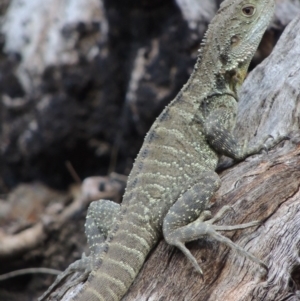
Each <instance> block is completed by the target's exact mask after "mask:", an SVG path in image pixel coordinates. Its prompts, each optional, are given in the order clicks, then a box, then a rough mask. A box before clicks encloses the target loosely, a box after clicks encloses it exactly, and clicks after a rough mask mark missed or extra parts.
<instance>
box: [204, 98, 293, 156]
mask: <svg viewBox="0 0 300 301" xmlns="http://www.w3.org/2000/svg"><path fill="white" fill-rule="evenodd" d="M223 97H225V96H223ZM224 102H225V100H224ZM233 115H234V112H232V111H230V110H229V109H227V108H220V109H216V110H213V111H212V112H211V113H210V114H209V115H208V116H207V117H206V118H205V120H201V121H200V122H201V124H202V125H203V128H204V130H205V136H206V138H207V141H208V143H209V145H210V146H211V147H212V148H213V149H214V150H215V151H216V152H218V153H219V154H221V155H225V156H228V157H230V158H232V159H234V160H236V161H241V160H243V159H245V158H247V157H248V156H250V155H254V154H257V153H259V152H260V151H262V150H269V149H270V148H272V147H274V146H275V145H277V144H278V143H279V142H281V141H282V140H286V139H288V137H287V136H278V137H276V138H275V139H274V138H273V139H269V138H270V136H268V137H267V138H266V139H264V140H262V141H260V142H259V143H258V144H257V145H255V146H253V147H248V146H247V143H239V141H238V140H237V139H236V137H235V136H234V135H233V133H232V127H233V125H234V121H235V116H233Z"/></svg>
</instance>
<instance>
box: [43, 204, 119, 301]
mask: <svg viewBox="0 0 300 301" xmlns="http://www.w3.org/2000/svg"><path fill="white" fill-rule="evenodd" d="M119 212H120V205H118V204H116V203H114V202H112V201H109V200H99V201H95V202H92V203H91V204H90V206H89V208H88V212H87V217H86V223H85V233H86V236H87V241H88V246H89V251H90V255H89V256H85V254H84V253H83V255H82V258H81V259H79V260H77V261H75V262H74V263H72V264H70V265H69V267H68V268H67V269H66V270H65V271H64V272H62V273H61V274H60V275H58V276H57V278H56V280H55V281H54V283H53V284H52V285H51V286H50V287H49V288H48V290H47V291H46V292H45V293H44V294H43V295H42V296H41V297H40V298H39V299H38V300H39V301H43V300H46V298H48V297H49V296H50V294H51V293H52V291H53V290H54V289H55V287H57V285H59V283H61V282H62V281H63V280H64V279H65V278H66V277H68V276H69V275H71V274H73V273H75V272H81V274H80V276H79V277H78V278H76V279H75V280H74V281H71V282H70V283H68V284H66V285H65V286H64V289H63V290H61V291H60V292H59V293H56V294H55V295H53V298H54V300H60V299H61V298H62V296H63V295H64V294H65V293H66V292H67V290H68V289H69V288H71V287H73V286H75V285H76V284H78V283H80V282H82V281H85V280H86V279H87V277H88V276H89V274H90V272H91V271H92V267H93V263H94V261H95V260H96V256H99V254H100V253H101V252H102V249H103V247H104V242H105V240H106V237H107V234H108V232H109V230H110V228H111V226H112V224H113V223H114V220H115V218H116V217H117V215H118V213H119Z"/></svg>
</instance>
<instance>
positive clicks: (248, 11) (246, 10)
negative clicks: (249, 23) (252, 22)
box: [242, 5, 255, 17]
mask: <svg viewBox="0 0 300 301" xmlns="http://www.w3.org/2000/svg"><path fill="white" fill-rule="evenodd" d="M242 12H243V15H244V16H246V17H252V16H253V15H254V13H255V7H254V6H252V5H246V6H244V7H243V8H242Z"/></svg>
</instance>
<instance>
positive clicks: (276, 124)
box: [0, 0, 300, 301]
mask: <svg viewBox="0 0 300 301" xmlns="http://www.w3.org/2000/svg"><path fill="white" fill-rule="evenodd" d="M21 2H22V1H19V0H11V1H9V0H7V1H3V3H1V4H0V14H1V16H2V17H1V18H0V24H1V36H0V48H1V54H0V75H1V77H0V93H1V102H0V192H1V194H2V193H3V192H5V193H9V192H11V189H12V187H14V186H16V185H17V184H19V183H23V182H24V181H33V180H38V181H43V182H44V183H47V184H51V185H52V187H59V188H64V189H65V188H66V187H67V185H68V184H69V183H71V182H73V181H74V180H73V178H72V177H71V176H70V173H69V172H68V171H67V168H66V163H71V164H72V165H73V167H74V169H75V170H76V172H77V173H78V175H79V177H80V178H81V179H83V178H85V177H86V176H90V175H94V174H97V175H98V174H107V172H108V171H111V170H116V171H119V172H121V173H124V174H127V173H128V172H129V170H130V168H131V164H132V160H133V158H134V157H135V155H136V152H137V151H138V150H139V147H140V145H141V143H142V140H143V137H144V134H145V133H146V131H147V130H148V127H149V126H150V125H151V123H152V122H153V119H154V118H155V117H156V116H157V115H158V113H159V112H160V111H161V109H162V108H163V107H164V106H165V105H166V104H167V103H168V102H169V101H170V100H171V99H172V98H173V97H174V96H175V95H176V93H177V92H178V91H179V90H180V88H181V87H182V85H183V84H184V83H185V81H186V80H187V78H188V76H189V74H190V73H191V70H192V67H193V65H194V62H195V58H196V55H197V48H198V45H199V42H200V40H201V37H202V35H203V33H204V31H205V29H206V26H207V24H208V23H209V21H210V19H211V18H212V16H213V15H214V13H215V11H216V9H217V7H218V5H219V3H220V2H221V1H219V0H216V1H212V0H207V1H206V0H205V1H204V0H203V1H200V2H201V5H200V4H199V3H200V2H199V1H196V0H177V1H171V0H168V1H154V0H151V1H150V0H149V1H147V0H145V1H140V2H136V1H117V0H107V1H106V0H105V1H103V2H101V1H100V0H99V1H96V0H89V1H87V0H85V1H78V0H77V1H75V2H73V1H67V2H61V1H59V0H49V1H48V2H45V6H44V5H39V4H40V3H41V2H40V1H37V0H31V1H29V0H28V1H26V2H25V4H24V3H23V4H22V3H21ZM277 2H278V5H277V8H276V16H275V19H274V23H273V25H272V30H271V31H269V32H268V33H267V35H266V36H265V38H264V40H263V42H262V47H261V48H260V50H259V52H258V55H257V57H256V58H255V60H254V62H255V63H257V62H259V61H261V60H262V58H263V57H265V56H266V55H268V54H269V53H270V51H271V50H272V48H273V45H274V43H275V42H276V41H277V39H278V38H279V36H280V34H281V31H282V28H283V27H285V26H286V25H287V23H288V22H289V21H290V20H291V18H293V17H294V16H295V14H297V13H299V11H300V3H299V1H298V0H290V1H288V0H278V1H277ZM20 3H21V4H22V5H20ZM29 3H31V4H30V5H31V6H30V5H29ZM46 3H48V5H49V6H47V5H46ZM74 3H77V8H76V5H75V4H74ZM82 3H84V6H80V5H82ZM9 4H14V6H15V9H17V10H15V11H14V10H13V11H11V9H12V8H11V6H9V10H7V7H8V5H9ZM18 5H19V6H18ZM27 5H29V7H28V6H27ZM68 5H69V6H68ZM49 7H51V9H50V8H49ZM25 9H26V11H27V13H25V12H24V10H25ZM32 11H34V12H35V13H34V14H33V13H32ZM9 14H10V15H9ZM3 16H4V17H3ZM7 16H9V18H8V17H7ZM13 17H15V18H17V20H18V22H19V27H16V33H19V34H20V36H21V39H20V40H18V37H16V36H14V34H13V33H12V32H10V33H8V30H9V29H10V30H13V28H14V27H13V26H12V24H15V23H13ZM18 22H17V23H18ZM30 24H31V25H30ZM32 24H33V25H32ZM34 28H35V29H36V30H33V29H34ZM35 34H36V35H35ZM51 38H52V39H54V40H52V39H51ZM17 41H21V42H22V43H23V44H22V43H21V44H13V42H17ZM299 41H300V20H299V17H298V19H295V20H294V21H293V23H292V24H290V26H289V28H288V29H287V31H286V32H285V33H284V34H283V36H282V37H281V40H280V41H279V43H278V45H277V46H276V48H275V49H274V51H273V52H272V54H271V55H270V57H269V58H268V59H267V60H266V61H265V62H264V63H263V64H262V65H260V66H259V67H258V68H256V69H255V71H254V72H252V73H250V75H249V77H248V78H247V80H246V82H245V84H244V86H243V90H242V91H241V96H240V111H239V116H238V124H237V134H238V135H239V137H241V139H247V140H250V141H251V143H255V141H258V140H260V139H264V138H265V137H266V136H267V135H270V134H271V135H273V136H274V137H275V136H277V135H278V134H279V133H280V134H286V133H290V132H291V131H293V133H292V134H290V136H291V138H292V139H291V140H290V141H285V142H282V143H281V144H280V145H278V147H277V148H276V149H274V150H272V151H270V152H269V154H268V155H267V154H261V155H257V156H254V157H252V158H249V159H247V160H246V161H245V162H242V163H240V164H238V165H235V166H233V167H232V168H230V169H228V170H226V171H224V172H223V173H222V174H221V176H222V181H223V184H222V187H221V189H220V191H219V192H218V195H217V196H216V198H215V203H214V205H213V207H212V210H213V212H216V211H217V210H218V209H219V208H220V207H222V206H223V205H224V204H232V205H233V208H234V212H230V213H228V215H227V216H226V217H225V218H224V219H223V220H222V223H224V224H236V223H242V222H247V221H252V220H264V223H263V225H262V226H261V227H258V228H257V229H248V230H244V231H238V232H234V233H225V235H227V236H228V237H231V238H232V239H233V240H234V241H235V242H236V243H237V244H239V245H241V246H244V247H245V248H246V249H247V250H249V251H251V252H252V253H254V254H255V255H256V256H258V257H259V258H261V259H263V260H264V261H265V262H266V263H267V264H268V265H269V266H270V271H269V273H268V275H267V276H264V275H261V274H260V273H259V271H258V267H257V266H255V265H253V264H252V263H251V262H249V261H247V260H245V259H244V258H243V257H240V256H239V255H237V254H235V253H234V252H233V251H231V250H229V249H228V248H226V247H225V246H223V245H220V244H218V243H216V242H215V241H213V240H210V239H207V240H201V241H199V242H194V243H191V244H189V247H190V248H191V250H192V253H193V254H195V256H196V257H197V258H198V260H199V262H200V263H201V262H202V263H201V267H202V268H203V270H204V274H205V276H204V281H202V280H201V278H200V277H199V275H197V274H196V273H195V272H194V270H193V268H192V267H191V266H190V265H189V263H188V262H187V261H186V259H185V258H184V256H183V255H182V254H181V253H180V252H178V251H177V250H174V249H173V248H171V247H169V246H167V245H166V244H165V243H164V242H163V241H162V242H160V243H159V245H158V246H157V247H156V248H155V250H154V251H153V252H152V253H151V254H150V256H149V258H148V260H147V262H146V264H145V265H144V268H143V269H142V271H141V273H140V274H139V276H138V278H137V279H136V281H135V283H134V284H133V286H132V287H131V289H130V291H129V293H128V294H127V296H126V297H125V298H124V301H134V300H139V301H142V300H160V301H162V300H168V301H169V300H185V301H190V300H205V301H206V300H222V301H223V300H232V301H235V300H264V301H265V300H269V301H271V300H276V301H279V300H300V256H299V253H300V235H299V233H300V232H299V231H300V205H299V204H300V202H299V199H300V198H299V197H300V195H299V183H300V179H299V178H300V171H299V167H298V166H299V162H298V161H299V153H300V149H299V143H300V138H299V137H298V136H297V132H298V131H299V121H298V119H299V100H300V89H299V87H300V72H299V70H300V65H299V64H300V42H299ZM9 43H10V44H9ZM51 43H52V44H51ZM85 187H86V186H85ZM95 187H98V186H97V185H94V186H93V189H94V188H95ZM83 190H84V189H83ZM88 190H89V191H91V189H90V188H89V189H88ZM99 190H101V189H100V187H99ZM121 190H122V189H121ZM38 191H39V190H38ZM52 193H53V192H52V191H51V194H52ZM46 194H47V196H46V200H45V201H44V202H45V203H43V205H42V206H41V207H40V204H39V205H38V202H41V203H42V201H41V200H40V199H38V198H37V199H35V198H34V197H31V199H34V201H33V202H32V204H31V205H30V207H31V208H32V209H33V212H34V214H32V211H28V212H29V213H30V214H26V212H27V211H26V212H24V210H21V211H22V213H24V216H26V218H24V217H23V216H22V219H24V220H22V221H21V222H20V221H17V222H16V221H14V220H13V222H12V218H11V217H10V216H8V215H5V214H3V212H4V211H3V210H2V208H4V207H0V226H1V232H0V241H1V237H2V234H3V233H5V234H7V233H9V234H12V235H14V234H17V235H19V236H20V237H21V236H22V235H23V234H24V235H25V234H26V233H25V231H26V230H27V231H30V230H32V231H35V230H38V231H39V235H40V237H41V239H40V241H37V240H35V241H31V243H30V245H29V246H24V245H22V246H21V247H22V252H21V253H20V249H18V255H16V254H13V255H12V257H10V258H9V257H8V258H9V260H8V259H7V256H6V257H5V256H4V257H3V256H1V254H0V273H3V272H6V271H9V270H14V269H17V268H20V267H28V266H33V265H34V266H37V264H41V265H43V266H47V267H50V264H51V267H55V268H60V269H62V268H65V265H67V264H68V263H70V262H72V261H73V260H74V259H75V258H78V257H79V256H80V254H81V251H82V250H84V246H83V241H84V235H83V220H84V215H85V210H84V208H85V207H86V206H87V202H85V201H83V202H81V203H80V202H77V201H76V198H75V201H74V202H73V203H71V204H70V206H68V205H69V202H70V198H71V197H70V195H69V196H68V195H67V196H66V195H65V194H63V195H62V196H58V197H54V199H52V200H50V201H49V195H50V191H49V192H46ZM100 195H101V194H100ZM101 196H103V195H101ZM61 197H62V200H61V199H60V198H61ZM116 198H117V197H116ZM6 199H7V200H5V201H3V202H1V204H0V205H1V206H2V205H5V206H6V205H7V204H11V203H13V202H11V201H10V198H9V197H7V198H6ZM19 199H22V197H21V196H19ZM24 202H25V201H24ZM26 202H28V204H29V202H30V199H29V198H27V201H26ZM49 203H50V205H51V206H49ZM24 208H28V206H27V205H26V204H25V205H24ZM37 208H38V213H37ZM43 208H46V209H47V211H46V210H45V211H46V215H47V214H48V212H49V211H51V210H52V211H55V214H57V212H62V213H61V214H60V215H59V214H57V215H58V219H57V220H56V222H55V225H54V229H53V227H50V228H49V227H45V224H49V221H46V223H45V219H44V218H43V220H41V219H40V214H41V212H42V211H43ZM72 210H73V211H72ZM5 212H6V211H5ZM55 214H54V216H56V215H55ZM14 216H16V214H15V215H14ZM32 216H33V218H32ZM3 217H4V219H3ZM79 217H80V221H78V219H79ZM47 218H48V217H47ZM16 224H18V227H16ZM20 224H21V226H20ZM41 224H42V225H43V227H42V228H41ZM67 225H68V226H67ZM31 226H32V227H31ZM30 227H31V228H30ZM24 229H25V231H24V232H22V230H24ZM49 229H50V230H49ZM2 232H3V233H2ZM35 233H36V232H35ZM74 233H75V234H74ZM80 234H81V235H80ZM32 238H33V237H32V236H31V239H32ZM35 238H37V236H35ZM2 242H3V241H2ZM18 242H20V241H18ZM42 242H44V244H42ZM5 246H6V247H8V245H7V244H6V245H5ZM1 250H2V248H1V244H0V252H1ZM25 250H26V252H25ZM29 250H31V251H30V252H29ZM20 254H21V255H20ZM70 254H72V255H70ZM52 264H53V265H52ZM24 279H25V278H21V280H19V281H18V280H16V281H14V282H12V284H11V285H10V286H9V285H7V283H8V282H4V283H3V285H2V287H4V288H5V289H9V288H11V291H13V294H11V293H6V292H5V290H0V300H1V301H6V300H9V301H12V300H22V301H26V300H35V297H36V296H38V295H40V294H41V291H42V290H44V289H45V286H43V287H42V285H41V276H40V275H38V276H36V277H34V278H33V279H32V281H31V282H29V280H28V279H27V278H26V281H28V283H29V285H27V282H25V281H24ZM52 280H53V278H52V279H50V280H49V279H48V280H47V283H46V285H49V284H50V283H51V281H52ZM0 286H1V283H0ZM38 291H39V292H38ZM37 292H38V293H37ZM15 293H16V294H15ZM14 294H15V295H14ZM13 296H14V297H13Z"/></svg>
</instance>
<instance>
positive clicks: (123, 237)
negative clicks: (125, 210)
mask: <svg viewBox="0 0 300 301" xmlns="http://www.w3.org/2000/svg"><path fill="white" fill-rule="evenodd" d="M119 226H120V225H119ZM149 230H151V229H149V228H146V227H145V224H144V225H141V223H140V222H133V221H132V220H131V221H130V222H129V221H126V219H125V220H123V223H122V227H121V226H120V227H119V228H118V230H117V231H116V233H115V234H114V235H113V236H112V239H111V240H110V241H109V242H108V243H107V249H108V250H107V252H106V253H104V255H103V256H102V258H101V260H99V262H97V266H96V268H95V269H94V270H93V272H91V274H90V276H89V278H88V281H87V283H86V284H85V285H84V286H83V288H82V290H81V292H79V294H78V295H77V296H76V297H75V299H74V301H82V300H84V301H119V300H121V299H122V297H123V296H124V295H125V293H126V292H127V291H128V289H129V287H130V285H131V284H132V282H133V280H134V279H135V278H136V276H137V274H138V272H139V270H140V269H141V267H142V265H143V263H144V261H145V258H146V256H147V254H148V253H149V251H150V250H151V248H152V247H153V245H154V244H155V242H156V240H157V239H156V238H155V236H154V235H153V233H154V231H149Z"/></svg>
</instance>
